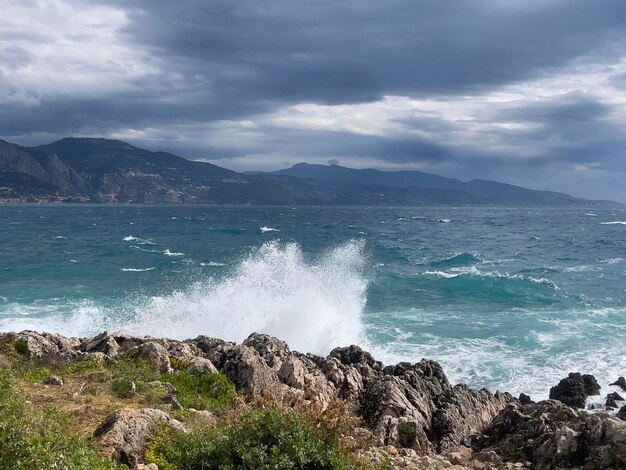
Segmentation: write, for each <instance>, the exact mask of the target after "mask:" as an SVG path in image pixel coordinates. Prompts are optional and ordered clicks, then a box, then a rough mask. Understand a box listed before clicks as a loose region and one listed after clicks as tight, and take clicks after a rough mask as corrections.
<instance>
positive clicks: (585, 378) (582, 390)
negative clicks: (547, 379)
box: [550, 372, 600, 408]
mask: <svg viewBox="0 0 626 470" xmlns="http://www.w3.org/2000/svg"><path fill="white" fill-rule="evenodd" d="M599 393H600V385H599V384H598V382H597V380H596V379H595V377H594V376H593V375H589V374H580V373H579V372H570V373H569V375H568V376H567V377H566V378H564V379H563V380H561V381H560V382H559V383H558V385H556V386H554V387H552V388H551V389H550V399H553V400H558V401H560V402H562V403H565V404H566V405H569V406H573V407H575V408H584V407H585V402H586V401H587V397H588V396H589V395H598V394H599Z"/></svg>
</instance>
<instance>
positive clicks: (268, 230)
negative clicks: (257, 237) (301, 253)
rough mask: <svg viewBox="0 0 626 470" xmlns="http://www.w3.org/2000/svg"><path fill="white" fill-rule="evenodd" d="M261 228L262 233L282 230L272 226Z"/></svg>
mask: <svg viewBox="0 0 626 470" xmlns="http://www.w3.org/2000/svg"><path fill="white" fill-rule="evenodd" d="M259 230H260V231H261V233H267V232H280V230H278V229H276V228H272V227H261V228H259Z"/></svg>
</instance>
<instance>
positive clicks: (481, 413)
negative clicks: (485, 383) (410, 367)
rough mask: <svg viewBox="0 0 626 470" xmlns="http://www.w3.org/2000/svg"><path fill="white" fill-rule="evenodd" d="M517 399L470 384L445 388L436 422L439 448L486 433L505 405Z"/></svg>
mask: <svg viewBox="0 0 626 470" xmlns="http://www.w3.org/2000/svg"><path fill="white" fill-rule="evenodd" d="M516 401H517V400H515V398H513V396H511V395H509V394H508V393H499V392H496V393H495V394H492V393H491V392H490V391H489V390H487V389H483V390H472V389H471V388H469V387H468V386H466V385H456V386H454V387H453V388H451V389H448V390H446V391H444V392H443V393H442V394H441V395H439V396H438V397H437V400H436V407H437V410H436V411H435V414H434V415H433V422H432V432H433V433H434V434H435V436H436V439H437V444H438V450H439V451H443V450H446V449H448V448H451V447H456V446H459V445H461V444H464V439H465V438H467V437H468V436H470V435H472V434H479V433H482V431H483V429H485V428H486V427H487V425H489V424H490V423H491V422H492V421H493V419H494V418H495V417H496V415H497V414H498V413H500V411H502V410H503V409H504V407H505V406H507V405H508V404H510V403H514V402H516Z"/></svg>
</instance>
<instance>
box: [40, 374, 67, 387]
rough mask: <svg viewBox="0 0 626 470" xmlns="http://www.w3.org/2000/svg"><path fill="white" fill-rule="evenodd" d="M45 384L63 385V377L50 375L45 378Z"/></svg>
mask: <svg viewBox="0 0 626 470" xmlns="http://www.w3.org/2000/svg"><path fill="white" fill-rule="evenodd" d="M43 383H44V384H45V385H63V383H64V382H63V379H62V378H61V377H59V376H57V375H49V376H48V377H46V378H45V379H43Z"/></svg>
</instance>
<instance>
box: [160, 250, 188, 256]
mask: <svg viewBox="0 0 626 470" xmlns="http://www.w3.org/2000/svg"><path fill="white" fill-rule="evenodd" d="M162 253H163V254H164V255H165V256H185V253H179V252H176V251H170V250H165V251H163V252H162Z"/></svg>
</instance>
